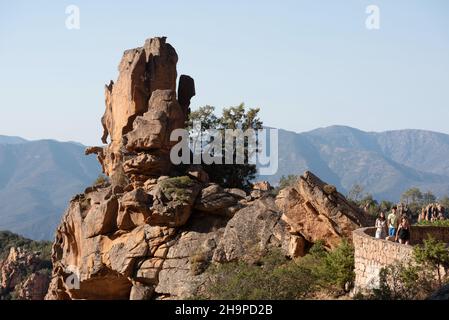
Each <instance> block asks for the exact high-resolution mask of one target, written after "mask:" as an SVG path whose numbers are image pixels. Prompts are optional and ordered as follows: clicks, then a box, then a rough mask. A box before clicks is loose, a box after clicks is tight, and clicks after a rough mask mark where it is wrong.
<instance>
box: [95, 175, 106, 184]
mask: <svg viewBox="0 0 449 320" xmlns="http://www.w3.org/2000/svg"><path fill="white" fill-rule="evenodd" d="M108 182H109V178H108V177H106V176H105V175H104V174H100V175H98V177H97V179H96V180H95V182H94V185H95V186H97V185H103V184H105V183H108Z"/></svg>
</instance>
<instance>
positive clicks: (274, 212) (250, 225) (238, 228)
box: [213, 198, 294, 263]
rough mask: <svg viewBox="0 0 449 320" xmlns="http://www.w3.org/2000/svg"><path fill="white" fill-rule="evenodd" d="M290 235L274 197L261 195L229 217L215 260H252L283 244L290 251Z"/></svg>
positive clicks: (215, 253) (282, 246)
mask: <svg viewBox="0 0 449 320" xmlns="http://www.w3.org/2000/svg"><path fill="white" fill-rule="evenodd" d="M290 239H291V236H290V234H289V233H288V230H287V225H286V224H285V223H284V222H283V221H281V214H280V213H279V210H278V209H277V207H276V204H275V202H274V199H272V198H266V199H260V200H257V201H254V202H253V203H251V204H250V205H248V206H247V207H245V208H243V209H241V210H239V211H237V213H235V215H234V217H233V218H232V219H231V220H229V222H228V223H227V225H226V227H225V230H224V233H223V237H222V238H221V239H220V242H219V243H218V246H217V249H216V250H215V252H214V256H213V260H214V261H216V262H221V263H223V262H229V261H235V260H244V261H249V262H251V261H254V260H257V259H258V258H260V257H261V256H263V255H264V254H265V253H266V251H267V249H268V248H270V247H281V248H284V249H285V251H286V252H287V251H288V250H289V249H288V248H289V246H290ZM293 251H294V250H292V252H293Z"/></svg>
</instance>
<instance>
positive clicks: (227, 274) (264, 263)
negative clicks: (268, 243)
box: [207, 250, 315, 300]
mask: <svg viewBox="0 0 449 320" xmlns="http://www.w3.org/2000/svg"><path fill="white" fill-rule="evenodd" d="M208 273H209V274H210V276H211V283H210V284H209V285H208V292H207V296H208V297H209V298H211V299H218V300H293V299H302V298H306V297H308V296H309V295H310V294H312V293H313V292H314V290H315V278H314V276H313V274H312V272H311V271H310V270H308V269H307V268H303V267H301V266H299V265H297V264H296V263H295V262H294V261H291V260H288V259H286V258H285V257H284V256H283V255H282V253H280V252H279V251H277V250H275V251H272V252H270V253H269V254H267V255H266V256H265V257H264V258H262V260H261V261H259V263H257V264H248V263H245V262H230V263H225V264H219V265H214V266H212V267H211V268H210V269H208Z"/></svg>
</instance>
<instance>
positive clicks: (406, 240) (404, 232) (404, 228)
mask: <svg viewBox="0 0 449 320" xmlns="http://www.w3.org/2000/svg"><path fill="white" fill-rule="evenodd" d="M398 239H399V243H401V244H406V245H409V244H410V223H409V222H408V219H407V218H406V217H402V219H401V223H400V224H399V228H398V232H397V234H396V241H398Z"/></svg>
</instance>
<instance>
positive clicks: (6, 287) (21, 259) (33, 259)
mask: <svg viewBox="0 0 449 320" xmlns="http://www.w3.org/2000/svg"><path fill="white" fill-rule="evenodd" d="M45 268H46V266H44V265H43V261H42V260H41V259H40V254H39V253H38V252H30V251H28V250H25V249H22V248H16V247H12V248H11V249H10V251H9V254H8V256H7V258H6V259H5V260H4V261H3V262H2V263H0V276H1V283H0V298H1V297H4V296H6V295H11V294H12V295H14V296H13V297H12V298H14V299H18V300H42V299H44V297H45V294H46V293H47V289H48V285H49V282H50V276H49V274H48V273H47V272H46V270H45Z"/></svg>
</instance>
